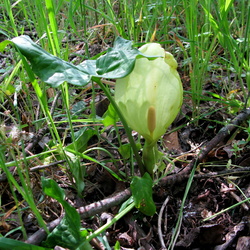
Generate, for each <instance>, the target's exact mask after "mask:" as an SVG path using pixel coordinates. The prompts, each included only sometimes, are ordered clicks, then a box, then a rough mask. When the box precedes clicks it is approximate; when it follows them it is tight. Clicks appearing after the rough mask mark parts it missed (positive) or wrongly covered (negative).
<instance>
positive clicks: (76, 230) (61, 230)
mask: <svg viewBox="0 0 250 250" xmlns="http://www.w3.org/2000/svg"><path fill="white" fill-rule="evenodd" d="M42 185H43V190H44V192H45V194H46V195H49V196H50V197H52V198H54V199H56V200H57V201H58V202H60V203H61V204H62V205H63V207H64V210H65V216H64V217H63V219H62V220H61V222H60V224H59V225H58V226H57V227H56V228H55V229H54V230H53V231H52V232H51V233H50V234H49V235H48V238H47V240H46V241H45V242H44V243H43V245H44V246H46V247H54V246H56V245H60V246H62V247H67V248H70V249H77V248H78V246H79V245H80V244H81V243H83V242H84V241H85V240H86V236H87V232H86V234H84V233H83V232H81V231H80V228H81V223H80V222H81V220H80V215H79V214H78V213H77V211H76V209H75V208H74V207H72V206H70V205H69V204H68V203H67V202H66V201H65V200H64V198H65V194H64V191H63V189H61V188H60V187H59V186H58V185H57V183H56V182H55V181H54V180H51V179H45V178H44V177H42Z"/></svg>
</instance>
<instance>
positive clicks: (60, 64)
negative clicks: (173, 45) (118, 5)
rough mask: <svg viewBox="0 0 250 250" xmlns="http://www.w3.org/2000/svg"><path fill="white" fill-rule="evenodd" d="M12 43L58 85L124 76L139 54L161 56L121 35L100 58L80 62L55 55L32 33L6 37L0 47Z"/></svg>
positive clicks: (43, 76)
mask: <svg viewBox="0 0 250 250" xmlns="http://www.w3.org/2000/svg"><path fill="white" fill-rule="evenodd" d="M9 43H13V44H14V45H15V46H16V48H17V50H18V51H19V52H20V53H21V54H22V55H24V56H25V57H26V58H27V59H28V61H29V62H30V64H31V66H32V70H33V72H34V73H35V74H36V75H37V76H38V77H39V78H40V79H41V80H42V81H44V82H46V83H48V84H50V85H51V86H52V87H58V86H59V85H60V84H62V83H63V82H68V83H71V84H73V85H77V86H84V85H86V84H87V83H88V82H90V80H91V78H93V79H94V77H97V78H109V79H110V78H112V79H116V78H122V77H125V76H126V75H128V74H129V73H130V72H131V71H132V70H133V68H134V65H135V60H136V58H137V57H138V58H140V57H146V58H148V59H149V60H153V59H155V58H157V57H155V56H154V57H153V56H146V55H143V54H142V53H141V52H140V51H139V50H138V49H136V48H133V47H132V42H131V41H128V40H125V39H123V38H121V37H117V39H116V40H115V43H114V48H109V49H108V51H107V53H106V54H105V55H101V56H100V57H99V58H98V59H97V60H86V61H84V62H83V63H81V64H79V65H78V66H75V65H74V64H71V63H69V62H66V61H64V60H62V59H60V58H58V57H56V56H53V55H51V54H50V53H48V52H47V51H45V50H44V49H42V48H41V47H40V46H38V45H37V44H36V43H34V42H33V41H32V40H31V39H30V37H29V36H25V35H23V36H18V37H15V38H13V39H12V40H11V41H8V40H6V41H4V42H2V43H1V44H0V50H3V49H4V48H5V47H6V45H8V44H9Z"/></svg>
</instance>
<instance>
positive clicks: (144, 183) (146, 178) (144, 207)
mask: <svg viewBox="0 0 250 250" xmlns="http://www.w3.org/2000/svg"><path fill="white" fill-rule="evenodd" d="M152 186H153V180H152V178H151V177H150V175H149V174H148V173H145V174H144V175H143V177H138V176H134V177H133V179H132V182H131V184H130V188H131V191H132V195H133V198H134V202H135V207H136V208H137V209H138V210H139V211H141V212H142V213H144V214H146V215H148V216H152V215H154V214H155V211H156V206H155V204H154V201H153V198H152V193H153V191H152Z"/></svg>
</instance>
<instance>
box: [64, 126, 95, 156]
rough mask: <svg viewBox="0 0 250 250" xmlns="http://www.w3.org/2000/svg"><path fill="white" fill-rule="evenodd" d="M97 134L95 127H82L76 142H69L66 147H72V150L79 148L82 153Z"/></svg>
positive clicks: (78, 150)
mask: <svg viewBox="0 0 250 250" xmlns="http://www.w3.org/2000/svg"><path fill="white" fill-rule="evenodd" d="M94 135H96V131H95V130H93V129H86V128H82V129H80V130H79V131H78V132H77V134H76V135H75V136H76V140H75V142H73V143H71V144H69V145H68V146H67V147H66V150H67V149H71V150H77V152H80V153H82V152H83V151H85V150H86V148H87V145H88V141H89V140H90V139H91V138H92V137H93V136H94Z"/></svg>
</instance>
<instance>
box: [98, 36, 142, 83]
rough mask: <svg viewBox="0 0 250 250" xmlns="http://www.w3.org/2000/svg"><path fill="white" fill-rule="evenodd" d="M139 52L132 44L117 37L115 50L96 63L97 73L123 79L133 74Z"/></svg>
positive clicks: (110, 50)
mask: <svg viewBox="0 0 250 250" xmlns="http://www.w3.org/2000/svg"><path fill="white" fill-rule="evenodd" d="M139 53H140V52H139V50H137V49H135V48H133V47H132V42H131V41H128V40H125V39H123V38H121V37H117V38H116V40H115V43H114V47H113V48H109V49H108V52H107V54H106V55H103V56H101V57H100V58H98V59H97V61H96V72H97V73H98V74H99V75H102V76H103V77H108V78H121V77H125V76H126V75H127V74H128V72H131V71H132V70H133V68H134V65H135V58H136V56H137V55H138V54H139Z"/></svg>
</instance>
